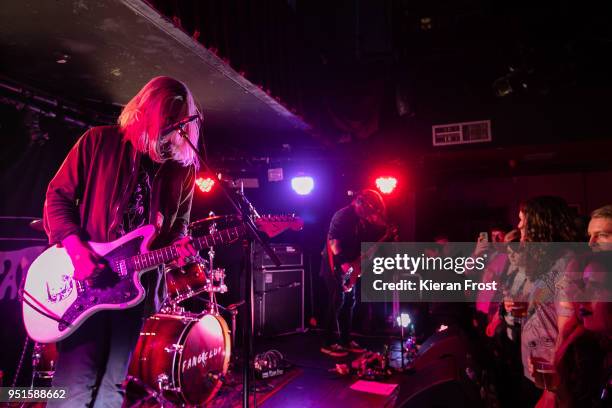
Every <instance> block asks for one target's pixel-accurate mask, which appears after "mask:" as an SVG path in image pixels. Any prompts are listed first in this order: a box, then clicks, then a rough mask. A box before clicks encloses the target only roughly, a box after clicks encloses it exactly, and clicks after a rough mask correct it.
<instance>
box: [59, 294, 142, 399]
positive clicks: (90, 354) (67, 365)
mask: <svg viewBox="0 0 612 408" xmlns="http://www.w3.org/2000/svg"><path fill="white" fill-rule="evenodd" d="M143 317H144V302H142V303H141V304H139V305H138V306H135V307H133V308H130V309H126V310H121V311H117V310H113V311H108V310H105V311H101V312H98V313H96V314H94V315H92V316H91V317H90V318H89V319H88V320H87V321H85V323H83V325H82V326H81V327H79V328H78V329H77V330H76V332H74V333H73V334H72V335H70V337H68V338H66V339H65V340H63V341H61V342H60V343H59V344H58V351H59V358H58V361H57V365H56V370H55V376H54V377H53V383H52V385H53V387H57V388H65V389H66V397H67V398H66V399H65V400H55V401H49V403H48V404H47V407H48V408H56V407H71V408H72V407H95V408H98V407H109V408H110V407H112V408H118V407H121V404H122V403H123V394H122V391H121V384H122V382H123V381H124V379H125V376H126V373H127V369H128V364H129V361H130V357H131V353H132V351H133V349H134V347H135V346H136V342H137V341H138V337H139V335H140V329H141V328H142V324H143V322H144V319H143Z"/></svg>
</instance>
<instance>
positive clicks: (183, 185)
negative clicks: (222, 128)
mask: <svg viewBox="0 0 612 408" xmlns="http://www.w3.org/2000/svg"><path fill="white" fill-rule="evenodd" d="M141 156H142V154H141V153H139V152H137V151H136V150H135V149H134V148H133V146H132V145H131V143H130V142H128V141H126V140H124V139H123V135H122V133H121V131H120V130H119V128H118V127H117V126H101V127H95V128H92V129H90V130H88V131H87V132H85V134H84V135H83V136H81V138H80V139H79V140H78V141H77V143H76V144H75V145H74V146H73V147H72V149H71V150H70V152H69V153H68V156H67V157H66V159H65V160H64V163H63V164H62V166H61V167H60V169H59V170H58V172H57V174H56V175H55V177H53V179H52V180H51V182H50V183H49V187H48V188H47V197H46V201H45V207H44V210H43V217H44V225H45V230H46V232H47V235H48V236H49V243H50V244H52V245H53V244H59V243H60V242H61V241H62V240H63V239H64V238H66V237H67V236H69V235H71V234H77V235H79V236H80V237H81V239H83V240H86V241H95V242H107V241H112V240H115V239H117V238H118V237H119V235H118V232H117V226H118V223H119V222H121V220H122V217H123V213H124V211H125V208H126V205H127V202H128V200H129V198H130V196H131V195H132V191H133V189H134V186H135V184H136V181H137V180H136V178H137V175H138V168H139V165H140V157H141ZM194 179H195V168H194V167H193V166H188V167H184V166H182V165H181V164H180V163H178V162H175V161H170V160H169V161H166V162H164V163H162V164H161V166H160V167H159V170H158V171H157V173H156V174H155V177H154V178H153V183H152V186H151V201H150V205H149V208H150V211H149V223H150V224H153V225H155V226H156V228H157V231H158V236H157V238H156V239H155V242H154V244H153V247H154V248H159V247H162V246H165V245H168V244H170V243H171V242H173V241H174V240H176V239H178V238H180V237H183V236H185V235H186V233H187V225H188V223H189V214H190V212H191V202H192V199H193V188H194ZM149 275H154V274H153V273H150V274H149ZM160 276H161V275H160ZM160 276H158V278H159V277H160ZM159 283H160V281H159V279H157V282H156V286H157V287H158V289H160V287H159ZM146 286H147V285H145V287H146ZM156 303H157V302H156Z"/></svg>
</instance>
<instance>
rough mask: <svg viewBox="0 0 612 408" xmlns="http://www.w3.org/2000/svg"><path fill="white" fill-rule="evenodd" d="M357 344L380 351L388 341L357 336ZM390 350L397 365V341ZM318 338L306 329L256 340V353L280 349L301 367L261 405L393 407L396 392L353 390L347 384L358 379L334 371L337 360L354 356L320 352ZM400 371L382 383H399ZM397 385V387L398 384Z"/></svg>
mask: <svg viewBox="0 0 612 408" xmlns="http://www.w3.org/2000/svg"><path fill="white" fill-rule="evenodd" d="M356 340H358V341H359V343H360V344H361V345H362V346H364V347H366V348H368V350H371V351H376V352H382V351H383V348H384V345H385V344H389V340H386V339H382V338H379V339H376V338H368V339H365V338H357V339H356ZM390 345H391V346H392V347H391V350H392V351H394V350H395V352H392V354H391V359H392V362H391V365H392V366H399V365H400V364H401V363H400V362H399V361H398V360H399V358H400V355H399V340H394V341H393V344H390ZM320 346H321V339H320V335H319V334H318V333H314V332H308V333H301V334H293V335H288V336H282V337H276V338H271V339H262V338H256V339H255V345H254V347H255V350H256V352H263V351H267V350H271V349H275V350H278V351H280V352H281V353H282V354H283V355H284V357H285V359H286V360H287V361H289V362H290V363H292V364H294V365H295V366H296V367H297V368H299V369H300V370H301V374H300V375H299V376H297V377H296V378H294V379H293V380H292V381H290V382H289V383H288V384H286V385H285V386H284V387H283V388H282V389H280V390H279V391H278V392H277V393H275V394H274V395H272V396H271V397H269V398H268V399H266V401H265V402H264V403H263V404H262V406H264V407H266V408H275V407H278V408H286V407H298V406H299V407H317V408H326V407H330V408H331V407H333V408H337V407H339V406H350V407H355V408H359V407H364V408H365V407H387V406H390V407H392V406H393V404H394V403H395V395H396V394H397V389H396V390H395V392H394V393H393V394H392V395H391V396H389V397H387V396H380V395H375V394H370V393H367V392H361V391H354V390H352V389H350V388H349V387H350V386H351V385H352V384H353V383H355V382H356V381H357V380H358V378H356V377H354V376H340V375H339V374H337V373H336V372H334V371H333V369H334V367H335V364H336V363H347V364H349V363H350V361H352V360H353V359H355V358H356V357H357V355H356V354H349V356H348V357H345V358H333V357H330V356H327V355H325V354H323V353H321V352H320V351H319V348H320ZM401 380H402V375H401V374H394V375H393V376H391V377H390V378H389V379H387V380H386V381H384V382H385V383H392V384H399V383H400V381H401ZM397 388H399V387H397Z"/></svg>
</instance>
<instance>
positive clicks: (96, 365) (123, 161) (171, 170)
mask: <svg viewBox="0 0 612 408" xmlns="http://www.w3.org/2000/svg"><path fill="white" fill-rule="evenodd" d="M192 115H199V113H198V108H197V105H196V103H195V101H194V98H193V95H192V94H191V92H190V90H189V89H188V88H187V86H186V85H185V84H184V83H182V82H180V81H177V80H175V79H173V78H169V77H156V78H154V79H152V80H151V81H150V82H149V83H147V84H146V85H145V86H144V87H143V88H142V89H141V90H140V91H139V92H138V94H137V95H136V96H135V97H134V98H133V99H132V100H131V101H130V102H129V103H128V104H127V105H126V106H125V108H124V109H123V111H122V113H121V115H120V117H119V120H118V126H104V127H95V128H92V129H90V130H88V131H87V132H86V133H85V134H84V135H83V136H82V137H81V138H80V139H79V140H78V141H77V143H76V144H75V145H74V147H73V148H72V149H71V150H70V152H69V153H68V156H67V157H66V159H65V160H64V163H63V164H62V166H61V167H60V169H59V171H58V172H57V174H56V175H55V177H54V178H53V180H51V182H50V183H49V187H48V189H47V196H46V202H45V207H44V224H45V229H46V232H47V235H48V236H49V242H50V244H61V245H62V246H64V247H65V248H66V251H67V252H68V255H69V256H70V259H71V261H72V264H73V266H74V268H75V275H74V276H75V278H76V279H77V280H78V281H81V282H83V284H88V285H92V284H93V282H94V281H95V279H96V277H97V276H98V275H99V274H100V272H101V271H103V270H104V268H105V266H106V265H105V264H104V262H103V261H102V259H101V258H99V257H98V255H97V254H96V253H95V252H94V251H93V250H92V249H91V248H90V247H89V246H88V244H87V242H88V241H95V242H108V241H111V240H114V239H117V238H119V237H121V236H122V235H124V234H127V233H128V232H130V231H132V230H134V229H136V228H138V227H140V226H142V225H145V224H153V225H154V226H155V227H156V229H157V232H158V235H157V238H156V240H155V243H154V247H161V246H164V245H169V244H171V243H173V242H174V243H175V244H176V246H177V248H178V253H179V255H180V256H181V257H187V256H192V255H195V252H196V251H195V249H194V248H193V245H192V244H191V241H190V239H189V237H187V236H186V232H187V225H188V222H189V214H190V211H191V202H192V198H193V186H194V178H195V170H196V166H197V162H196V160H197V158H196V157H195V156H194V153H193V152H192V151H191V150H190V149H189V146H188V145H187V143H186V141H184V140H183V139H182V138H181V136H180V135H178V134H177V131H172V132H169V133H168V132H167V131H166V132H162V129H167V128H168V126H170V125H172V124H174V123H176V122H179V121H181V120H183V119H185V118H188V117H190V116H192ZM199 127H200V124H199V123H198V121H193V122H190V123H188V124H186V125H185V126H184V131H185V132H186V133H187V134H188V136H189V138H190V140H191V141H192V142H193V143H194V144H197V141H198V137H199V131H200V129H199ZM164 133H167V134H164ZM161 278H162V273H161V272H160V271H158V272H150V273H148V274H147V275H145V276H144V277H143V281H144V282H143V284H144V286H145V289H146V291H147V295H146V298H145V300H144V302H142V303H141V304H139V305H138V306H136V307H133V308H130V309H126V310H121V311H108V310H105V311H100V312H97V313H96V314H94V315H93V316H92V317H91V318H90V319H88V320H87V321H86V322H85V323H84V324H83V325H82V326H81V327H79V328H78V329H77V331H76V332H75V333H74V334H72V335H71V336H70V337H68V338H66V339H65V340H62V341H61V342H60V343H59V345H58V349H59V359H58V362H57V366H56V373H55V377H54V379H53V386H54V387H62V388H66V389H67V395H68V396H69V399H67V400H66V404H67V406H70V407H77V406H79V407H84V406H96V407H97V406H109V407H118V406H121V404H122V401H123V397H122V395H121V394H120V388H119V385H120V384H121V383H122V382H123V380H124V378H125V375H126V371H127V365H128V362H129V360H130V353H131V352H132V349H133V348H134V346H135V344H136V341H137V340H138V336H139V331H140V329H141V326H142V322H143V318H144V317H146V316H148V315H150V314H153V313H155V312H156V311H157V308H158V306H159V304H160V301H161V299H162V295H163V291H164V285H163V284H162V283H163V281H162V279H161ZM48 406H61V403H59V402H57V401H56V402H50V403H49V405H48Z"/></svg>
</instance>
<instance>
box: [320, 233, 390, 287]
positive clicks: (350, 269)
mask: <svg viewBox="0 0 612 408" xmlns="http://www.w3.org/2000/svg"><path fill="white" fill-rule="evenodd" d="M396 236H397V226H395V225H389V226H387V230H386V231H385V235H383V236H382V238H380V239H379V240H378V241H377V242H376V243H375V244H374V245H372V246H371V247H370V248H369V249H368V250H367V251H366V252H365V253H363V254H361V256H360V257H359V258H357V259H354V260H352V261H350V262H346V263H345V265H346V266H345V267H344V268H342V267H341V266H340V267H338V268H337V269H338V270H339V273H340V277H341V282H342V289H343V290H344V291H345V292H350V291H351V290H353V287H355V285H356V284H357V280H358V279H359V278H360V277H361V261H362V260H364V259H367V258H369V257H371V256H372V255H373V254H374V252H375V251H376V249H377V248H378V246H379V245H380V244H381V243H382V242H385V241H389V240H390V239H391V238H393V239H395V238H396ZM328 250H329V248H328Z"/></svg>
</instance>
